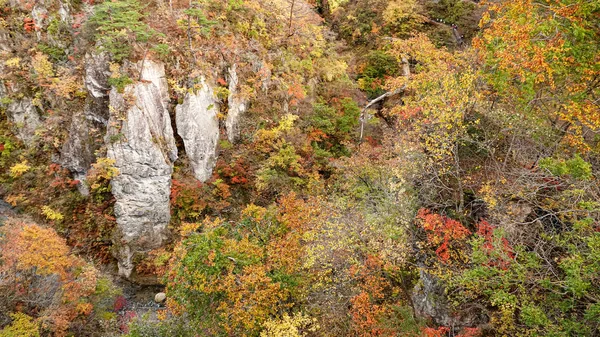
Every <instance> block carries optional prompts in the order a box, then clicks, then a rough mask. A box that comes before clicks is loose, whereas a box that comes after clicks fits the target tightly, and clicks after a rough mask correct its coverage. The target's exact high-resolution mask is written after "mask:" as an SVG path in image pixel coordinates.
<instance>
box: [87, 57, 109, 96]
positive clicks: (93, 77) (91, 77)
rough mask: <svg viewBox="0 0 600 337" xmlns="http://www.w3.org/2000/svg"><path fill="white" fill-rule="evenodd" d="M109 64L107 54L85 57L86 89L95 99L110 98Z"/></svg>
mask: <svg viewBox="0 0 600 337" xmlns="http://www.w3.org/2000/svg"><path fill="white" fill-rule="evenodd" d="M109 62H110V59H109V57H108V55H107V54H106V53H100V54H86V55H85V79H84V80H85V87H86V89H87V90H88V93H89V94H90V95H91V96H92V97H94V98H103V97H108V92H109V91H110V86H109V85H108V77H109V76H110V70H109V69H108V67H109Z"/></svg>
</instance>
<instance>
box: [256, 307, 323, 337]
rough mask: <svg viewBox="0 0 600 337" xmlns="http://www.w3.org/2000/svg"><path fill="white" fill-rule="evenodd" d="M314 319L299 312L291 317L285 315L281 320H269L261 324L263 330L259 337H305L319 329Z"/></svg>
mask: <svg viewBox="0 0 600 337" xmlns="http://www.w3.org/2000/svg"><path fill="white" fill-rule="evenodd" d="M316 321H317V320H316V319H314V318H310V316H308V315H306V314H303V313H301V312H297V313H295V314H294V315H293V316H290V315H288V314H287V313H285V314H283V316H282V317H281V318H278V319H270V320H268V321H266V322H265V323H264V324H263V327H264V330H263V331H261V332H260V337H301V336H306V335H307V332H315V331H317V330H318V329H319V326H318V325H317V324H316Z"/></svg>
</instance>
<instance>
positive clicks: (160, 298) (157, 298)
mask: <svg viewBox="0 0 600 337" xmlns="http://www.w3.org/2000/svg"><path fill="white" fill-rule="evenodd" d="M166 299H167V294H165V293H158V294H156V295H154V302H156V303H162V302H164V301H165V300H166Z"/></svg>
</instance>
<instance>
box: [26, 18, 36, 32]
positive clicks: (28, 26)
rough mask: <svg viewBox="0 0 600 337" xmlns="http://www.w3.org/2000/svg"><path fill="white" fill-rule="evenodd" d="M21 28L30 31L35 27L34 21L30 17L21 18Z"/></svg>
mask: <svg viewBox="0 0 600 337" xmlns="http://www.w3.org/2000/svg"><path fill="white" fill-rule="evenodd" d="M23 29H25V31H26V32H28V33H31V32H33V31H34V30H35V29H36V26H35V22H34V21H33V19H32V18H25V19H23Z"/></svg>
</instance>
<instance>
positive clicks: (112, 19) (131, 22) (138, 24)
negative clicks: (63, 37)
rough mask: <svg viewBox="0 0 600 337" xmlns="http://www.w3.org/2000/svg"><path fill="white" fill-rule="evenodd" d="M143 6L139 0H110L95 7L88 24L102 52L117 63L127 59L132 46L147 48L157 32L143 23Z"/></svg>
mask: <svg viewBox="0 0 600 337" xmlns="http://www.w3.org/2000/svg"><path fill="white" fill-rule="evenodd" d="M143 11H144V7H143V6H142V4H141V3H140V2H139V1H138V0H107V1H104V2H103V3H101V4H99V5H96V6H95V7H94V14H93V15H92V16H91V17H90V19H89V21H88V23H89V24H91V25H92V27H93V28H94V31H95V35H94V37H95V38H96V40H97V41H98V42H99V48H100V50H104V51H107V52H108V53H110V54H111V56H112V57H113V59H114V60H115V61H122V60H124V59H126V58H128V57H129V56H130V55H131V53H132V51H133V48H132V45H134V44H137V43H139V44H142V45H146V44H147V43H148V42H149V41H150V40H151V39H152V38H153V37H155V36H156V35H157V34H158V33H157V32H156V31H155V30H153V29H152V28H150V27H149V26H148V25H147V24H146V23H144V22H143V20H144V17H145V15H144V14H143Z"/></svg>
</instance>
